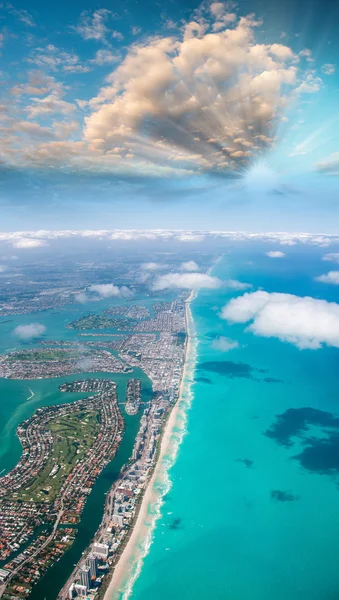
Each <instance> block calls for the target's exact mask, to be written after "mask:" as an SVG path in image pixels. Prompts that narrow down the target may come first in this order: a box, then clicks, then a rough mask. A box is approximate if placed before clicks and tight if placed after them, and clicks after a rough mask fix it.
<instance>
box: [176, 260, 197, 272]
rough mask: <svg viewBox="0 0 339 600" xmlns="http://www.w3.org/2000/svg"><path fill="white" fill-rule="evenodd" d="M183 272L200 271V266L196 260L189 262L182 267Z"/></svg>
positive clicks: (182, 264)
mask: <svg viewBox="0 0 339 600" xmlns="http://www.w3.org/2000/svg"><path fill="white" fill-rule="evenodd" d="M180 269H181V270H182V271H199V265H197V263H196V262H195V261H194V260H188V261H187V262H183V263H181V265H180Z"/></svg>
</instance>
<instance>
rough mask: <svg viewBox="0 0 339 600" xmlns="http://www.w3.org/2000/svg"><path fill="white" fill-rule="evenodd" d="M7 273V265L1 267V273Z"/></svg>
mask: <svg viewBox="0 0 339 600" xmlns="http://www.w3.org/2000/svg"><path fill="white" fill-rule="evenodd" d="M5 271H7V267H6V265H0V273H4V272H5Z"/></svg>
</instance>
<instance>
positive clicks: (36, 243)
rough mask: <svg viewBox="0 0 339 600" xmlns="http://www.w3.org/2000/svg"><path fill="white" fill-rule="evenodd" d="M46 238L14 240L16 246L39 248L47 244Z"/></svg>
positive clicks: (13, 243) (13, 244)
mask: <svg viewBox="0 0 339 600" xmlns="http://www.w3.org/2000/svg"><path fill="white" fill-rule="evenodd" d="M46 245H47V244H46V242H45V241H44V240H38V239H34V238H19V239H18V240H14V241H13V242H12V246H14V248H39V247H40V246H46Z"/></svg>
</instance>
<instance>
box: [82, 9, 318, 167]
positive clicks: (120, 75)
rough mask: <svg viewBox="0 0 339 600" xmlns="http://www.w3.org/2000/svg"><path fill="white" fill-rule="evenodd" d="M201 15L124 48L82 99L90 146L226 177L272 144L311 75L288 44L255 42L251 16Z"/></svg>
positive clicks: (312, 87) (311, 83) (312, 86)
mask: <svg viewBox="0 0 339 600" xmlns="http://www.w3.org/2000/svg"><path fill="white" fill-rule="evenodd" d="M209 16H210V18H209V19H207V18H206V17H203V16H201V15H200V18H199V19H197V20H196V21H191V22H189V23H187V24H186V26H185V27H183V28H182V30H181V33H180V34H178V35H177V36H171V37H154V38H152V39H148V40H146V41H145V42H144V43H136V44H134V45H133V46H132V47H130V49H129V51H128V53H127V56H126V57H125V59H124V60H123V61H122V62H121V64H120V65H119V66H118V67H117V68H116V69H115V70H114V71H113V72H112V73H111V75H109V77H108V79H107V85H106V86H104V87H103V88H102V89H101V90H100V93H99V94H98V95H97V97H95V98H93V99H92V100H91V101H90V106H91V108H92V112H91V114H90V115H89V116H87V117H86V119H85V129H84V137H85V139H86V141H87V143H88V144H90V145H91V146H92V147H93V148H95V149H96V150H100V151H103V152H105V154H106V155H107V154H111V155H112V156H115V157H120V158H121V159H122V160H124V161H126V160H127V161H128V160H130V161H131V160H132V161H133V162H135V161H141V162H143V163H145V162H146V163H147V162H148V163H149V162H150V163H153V164H157V165H159V166H160V165H162V166H164V165H167V166H168V165H171V167H172V168H182V169H188V170H189V169H194V170H196V169H200V170H216V171H218V172H224V173H225V172H228V173H233V172H234V171H237V170H238V169H239V168H241V167H243V166H244V165H246V163H247V162H248V161H249V160H251V159H252V158H253V157H254V156H255V155H256V154H257V153H261V152H262V151H263V150H265V149H267V148H269V147H270V146H271V145H272V144H273V143H274V139H275V131H276V127H277V125H278V123H279V121H280V119H281V118H282V116H283V112H284V109H285V107H286V105H287V103H288V101H289V99H290V98H291V97H293V98H294V99H295V98H296V95H298V94H299V93H310V92H313V91H317V89H319V85H320V84H319V80H318V79H316V78H313V76H312V75H310V74H309V73H308V74H306V73H304V75H302V73H301V72H300V70H299V66H298V64H299V57H297V56H296V55H295V54H294V53H293V52H292V50H291V49H290V48H289V47H288V46H285V45H283V44H280V43H273V44H258V43H256V41H255V28H256V27H257V26H258V25H259V24H260V21H258V20H256V19H255V18H254V17H253V16H249V17H242V18H240V19H237V17H236V15H235V14H233V13H231V14H230V13H227V11H226V9H225V6H224V5H223V4H222V3H219V2H215V3H213V4H212V6H211V11H210V15H209ZM306 83H307V85H306Z"/></svg>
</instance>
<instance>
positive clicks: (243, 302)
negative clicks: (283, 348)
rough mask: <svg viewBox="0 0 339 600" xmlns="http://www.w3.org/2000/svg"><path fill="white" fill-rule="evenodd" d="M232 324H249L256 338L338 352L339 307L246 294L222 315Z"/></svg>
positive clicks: (284, 296)
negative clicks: (325, 347)
mask: <svg viewBox="0 0 339 600" xmlns="http://www.w3.org/2000/svg"><path fill="white" fill-rule="evenodd" d="M221 317H222V318H223V319H226V320H227V321H229V322H230V323H250V324H249V325H248V327H247V329H248V330H249V331H251V332H252V333H254V334H255V335H260V336H263V337H276V338H279V339H280V340H282V341H285V342H289V343H291V344H294V345H295V346H297V347H298V348H300V349H305V348H309V349H312V350H313V349H318V348H321V347H322V346H323V345H327V346H334V347H336V348H339V305H338V304H336V303H335V302H327V301H326V300H316V299H315V298H310V297H304V298H303V297H300V296H294V295H292V294H278V293H272V294H269V293H267V292H264V291H258V292H253V293H247V294H244V295H243V296H240V297H238V298H234V299H232V300H231V301H230V302H229V303H228V304H226V306H224V308H223V309H222V312H221Z"/></svg>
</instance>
